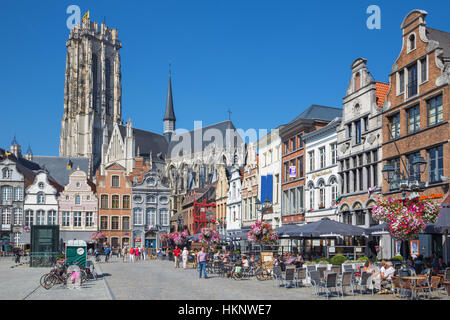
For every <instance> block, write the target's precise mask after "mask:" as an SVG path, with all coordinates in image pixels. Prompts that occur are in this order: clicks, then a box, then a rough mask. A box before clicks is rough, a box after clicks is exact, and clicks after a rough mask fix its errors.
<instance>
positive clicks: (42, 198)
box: [37, 192, 45, 204]
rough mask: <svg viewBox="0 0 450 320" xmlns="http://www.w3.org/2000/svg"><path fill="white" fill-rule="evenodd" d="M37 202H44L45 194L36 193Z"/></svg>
mask: <svg viewBox="0 0 450 320" xmlns="http://www.w3.org/2000/svg"><path fill="white" fill-rule="evenodd" d="M37 203H39V204H42V203H45V195H44V194H43V193H42V192H40V193H38V195H37Z"/></svg>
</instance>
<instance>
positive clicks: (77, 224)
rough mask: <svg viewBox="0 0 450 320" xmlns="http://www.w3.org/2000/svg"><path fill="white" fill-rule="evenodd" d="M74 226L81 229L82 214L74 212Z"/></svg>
mask: <svg viewBox="0 0 450 320" xmlns="http://www.w3.org/2000/svg"><path fill="white" fill-rule="evenodd" d="M73 226H74V227H81V212H74V213H73Z"/></svg>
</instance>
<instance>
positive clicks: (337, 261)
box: [330, 254, 347, 265]
mask: <svg viewBox="0 0 450 320" xmlns="http://www.w3.org/2000/svg"><path fill="white" fill-rule="evenodd" d="M346 260H347V258H346V257H345V256H343V255H341V254H337V255H335V256H334V257H332V258H331V259H330V263H331V264H333V265H341V264H343V263H344V262H345V261H346Z"/></svg>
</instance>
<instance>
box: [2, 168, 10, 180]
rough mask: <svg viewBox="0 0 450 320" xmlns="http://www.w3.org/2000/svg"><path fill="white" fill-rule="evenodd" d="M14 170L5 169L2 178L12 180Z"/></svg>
mask: <svg viewBox="0 0 450 320" xmlns="http://www.w3.org/2000/svg"><path fill="white" fill-rule="evenodd" d="M11 173H12V170H10V169H8V168H4V169H3V170H2V178H3V179H11V176H12V174H11Z"/></svg>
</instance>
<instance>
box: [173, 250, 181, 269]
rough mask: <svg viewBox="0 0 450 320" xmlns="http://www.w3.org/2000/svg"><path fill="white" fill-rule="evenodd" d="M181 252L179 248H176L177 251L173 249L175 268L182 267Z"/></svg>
mask: <svg viewBox="0 0 450 320" xmlns="http://www.w3.org/2000/svg"><path fill="white" fill-rule="evenodd" d="M180 252H181V250H180V249H179V248H178V246H175V249H173V256H174V258H175V268H179V267H180V259H179V257H180Z"/></svg>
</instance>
